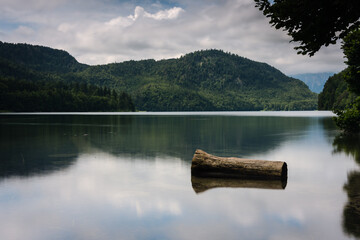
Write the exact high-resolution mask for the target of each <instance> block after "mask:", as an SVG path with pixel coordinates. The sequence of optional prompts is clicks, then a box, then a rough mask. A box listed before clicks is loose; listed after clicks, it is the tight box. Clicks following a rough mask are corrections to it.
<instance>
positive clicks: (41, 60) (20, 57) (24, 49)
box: [0, 42, 88, 73]
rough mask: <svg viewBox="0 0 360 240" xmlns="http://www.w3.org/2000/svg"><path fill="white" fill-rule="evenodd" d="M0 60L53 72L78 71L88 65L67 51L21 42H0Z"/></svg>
mask: <svg viewBox="0 0 360 240" xmlns="http://www.w3.org/2000/svg"><path fill="white" fill-rule="evenodd" d="M0 60H2V61H4V60H6V61H8V62H11V63H14V64H16V65H20V66H23V67H26V68H28V69H32V70H36V71H41V72H53V73H68V72H76V71H81V70H84V69H85V68H86V67H88V66H87V65H85V64H81V63H79V62H78V61H77V60H76V59H75V58H74V57H73V56H71V55H70V54H69V53H68V52H66V51H63V50H57V49H52V48H49V47H43V46H33V45H30V44H21V43H20V44H11V43H4V42H0Z"/></svg>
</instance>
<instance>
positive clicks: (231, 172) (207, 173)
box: [191, 149, 287, 180]
mask: <svg viewBox="0 0 360 240" xmlns="http://www.w3.org/2000/svg"><path fill="white" fill-rule="evenodd" d="M191 173H192V175H194V176H198V177H220V178H224V177H225V178H243V179H274V180H276V179H280V180H284V179H287V164H286V163H285V162H280V161H264V160H253V159H243V158H235V157H217V156H214V155H211V154H208V153H206V152H204V151H202V150H200V149H197V150H196V151H195V154H194V157H193V159H192V165H191Z"/></svg>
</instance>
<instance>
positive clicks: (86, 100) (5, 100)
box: [0, 78, 135, 112]
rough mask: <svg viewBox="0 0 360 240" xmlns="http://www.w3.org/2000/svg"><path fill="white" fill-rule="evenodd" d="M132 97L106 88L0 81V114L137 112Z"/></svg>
mask: <svg viewBox="0 0 360 240" xmlns="http://www.w3.org/2000/svg"><path fill="white" fill-rule="evenodd" d="M134 110H135V108H134V105H133V102H132V100H131V97H130V96H129V95H128V94H126V93H121V94H117V93H116V92H115V91H112V92H111V91H110V89H109V88H106V87H96V86H92V85H87V84H78V83H72V84H69V83H65V82H60V81H57V82H46V81H38V82H29V81H25V80H15V79H6V78H0V111H11V112H90V111H134Z"/></svg>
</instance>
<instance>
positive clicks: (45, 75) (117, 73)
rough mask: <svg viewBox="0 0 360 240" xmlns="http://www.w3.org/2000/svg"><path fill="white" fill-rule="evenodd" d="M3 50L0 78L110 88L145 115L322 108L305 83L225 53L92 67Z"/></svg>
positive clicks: (63, 56) (48, 53)
mask: <svg viewBox="0 0 360 240" xmlns="http://www.w3.org/2000/svg"><path fill="white" fill-rule="evenodd" d="M2 44H3V45H6V49H7V51H8V52H7V54H4V53H2V54H0V77H1V76H2V77H8V78H9V77H11V78H15V79H23V80H32V81H36V79H42V80H46V79H48V80H61V81H64V82H70V83H74V82H75V83H87V84H91V85H97V86H104V87H109V88H111V89H114V90H116V91H117V92H122V91H124V92H127V93H129V94H130V95H131V96H132V98H133V99H134V102H135V106H136V108H137V109H138V110H142V111H201V110H207V111H218V110H222V111H240V110H310V109H316V108H317V94H314V93H312V92H311V91H310V90H309V88H308V87H307V86H306V85H305V84H304V83H303V82H301V81H300V80H297V79H294V78H290V77H287V76H285V75H284V74H283V73H281V72H280V71H279V70H277V69H275V68H273V67H271V66H269V65H268V64H266V63H259V62H255V61H252V60H249V59H246V58H243V57H240V56H237V55H234V54H230V53H225V52H223V51H221V50H206V51H197V52H193V53H189V54H186V55H185V56H183V57H181V58H179V59H168V60H161V61H155V60H142V61H127V62H123V63H113V64H106V65H98V66H87V65H84V64H80V63H78V62H77V61H76V60H75V59H74V58H73V57H71V56H70V55H69V54H68V53H66V52H64V51H61V50H55V49H50V48H46V47H38V46H31V45H18V44H10V45H11V46H9V44H4V43H2ZM22 51H25V52H26V54H25V53H22ZM13 54H18V56H16V57H15V56H13ZM33 56H36V57H33ZM1 64H2V65H1ZM6 66H8V67H9V66H10V67H11V68H7V67H6ZM9 69H10V70H9ZM11 69H12V70H11Z"/></svg>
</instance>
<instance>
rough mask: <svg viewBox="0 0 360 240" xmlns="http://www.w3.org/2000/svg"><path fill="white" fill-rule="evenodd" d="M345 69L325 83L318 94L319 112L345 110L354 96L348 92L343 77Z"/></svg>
mask: <svg viewBox="0 0 360 240" xmlns="http://www.w3.org/2000/svg"><path fill="white" fill-rule="evenodd" d="M346 71H347V69H345V70H343V71H342V72H340V73H338V74H335V75H334V76H332V77H329V79H328V80H327V81H326V83H325V86H324V89H323V91H322V92H321V93H320V94H319V102H318V108H319V110H333V109H345V108H346V107H347V106H348V105H349V104H351V103H352V102H353V101H354V100H355V98H356V95H355V94H354V93H351V92H349V90H348V84H347V83H346V81H345V78H344V75H345V74H346Z"/></svg>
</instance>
